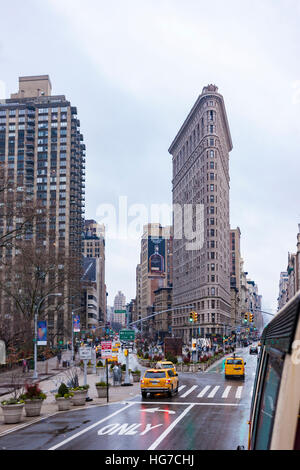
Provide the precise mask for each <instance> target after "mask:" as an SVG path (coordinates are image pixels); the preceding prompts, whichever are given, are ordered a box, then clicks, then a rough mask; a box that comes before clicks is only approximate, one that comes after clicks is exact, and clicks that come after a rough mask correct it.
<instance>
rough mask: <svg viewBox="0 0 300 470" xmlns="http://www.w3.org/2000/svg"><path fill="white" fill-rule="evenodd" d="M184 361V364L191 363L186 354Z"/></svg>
mask: <svg viewBox="0 0 300 470" xmlns="http://www.w3.org/2000/svg"><path fill="white" fill-rule="evenodd" d="M183 363H184V364H189V363H190V359H189V357H187V356H185V357H184V358H183Z"/></svg>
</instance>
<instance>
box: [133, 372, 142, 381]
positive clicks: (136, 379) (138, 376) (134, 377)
mask: <svg viewBox="0 0 300 470" xmlns="http://www.w3.org/2000/svg"><path fill="white" fill-rule="evenodd" d="M132 377H133V382H139V381H140V380H141V375H140V374H132Z"/></svg>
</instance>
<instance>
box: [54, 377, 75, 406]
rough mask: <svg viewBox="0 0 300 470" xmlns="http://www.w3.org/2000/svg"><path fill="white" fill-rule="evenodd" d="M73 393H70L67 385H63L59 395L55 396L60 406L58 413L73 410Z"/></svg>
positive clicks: (60, 387)
mask: <svg viewBox="0 0 300 470" xmlns="http://www.w3.org/2000/svg"><path fill="white" fill-rule="evenodd" d="M72 396H73V393H72V392H70V391H69V388H68V387H67V386H66V384H64V383H61V384H60V386H59V389H58V393H57V394H56V395H55V400H56V403H57V406H58V411H66V410H69V409H70V408H71V398H72Z"/></svg>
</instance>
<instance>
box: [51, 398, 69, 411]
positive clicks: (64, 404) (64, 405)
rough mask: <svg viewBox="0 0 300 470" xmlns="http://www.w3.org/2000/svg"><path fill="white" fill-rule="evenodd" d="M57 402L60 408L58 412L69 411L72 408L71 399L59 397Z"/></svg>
mask: <svg viewBox="0 0 300 470" xmlns="http://www.w3.org/2000/svg"><path fill="white" fill-rule="evenodd" d="M55 400H56V403H57V406H58V411H67V410H69V409H70V408H71V405H72V402H71V398H64V397H59V398H55Z"/></svg>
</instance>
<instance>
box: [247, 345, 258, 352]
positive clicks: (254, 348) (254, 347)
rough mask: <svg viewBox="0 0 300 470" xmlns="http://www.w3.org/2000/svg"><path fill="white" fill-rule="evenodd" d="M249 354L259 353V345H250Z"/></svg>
mask: <svg viewBox="0 0 300 470" xmlns="http://www.w3.org/2000/svg"><path fill="white" fill-rule="evenodd" d="M249 354H258V348H257V346H250V349H249Z"/></svg>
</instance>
